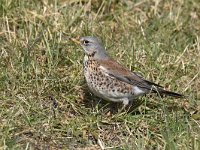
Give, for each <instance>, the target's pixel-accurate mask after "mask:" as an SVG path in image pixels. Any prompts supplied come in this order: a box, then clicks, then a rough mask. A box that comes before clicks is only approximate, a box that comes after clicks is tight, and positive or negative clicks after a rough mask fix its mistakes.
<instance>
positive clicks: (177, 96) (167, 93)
mask: <svg viewBox="0 0 200 150" xmlns="http://www.w3.org/2000/svg"><path fill="white" fill-rule="evenodd" d="M154 92H156V93H159V94H160V95H161V96H163V95H166V96H171V97H175V98H184V97H185V96H184V95H182V94H178V93H175V92H171V91H167V90H164V89H161V88H157V90H154Z"/></svg>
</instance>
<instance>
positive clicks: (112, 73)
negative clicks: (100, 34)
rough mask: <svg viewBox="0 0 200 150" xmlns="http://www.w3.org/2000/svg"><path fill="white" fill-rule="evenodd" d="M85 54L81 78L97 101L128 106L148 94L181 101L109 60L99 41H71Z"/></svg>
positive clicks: (81, 39)
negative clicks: (82, 76)
mask: <svg viewBox="0 0 200 150" xmlns="http://www.w3.org/2000/svg"><path fill="white" fill-rule="evenodd" d="M71 40H72V41H74V42H76V43H78V44H80V45H81V46H82V48H83V50H84V53H85V57H84V64H83V66H84V76H85V79H86V82H87V84H88V87H89V88H90V90H91V91H92V92H93V93H94V94H95V95H96V96H98V97H100V98H103V99H105V100H109V101H113V102H122V103H123V104H124V106H127V105H128V104H129V102H134V99H136V98H138V97H139V96H142V95H145V94H147V93H150V92H153V93H158V94H160V95H169V96H172V97H176V98H181V97H183V95H181V94H178V93H174V92H171V91H167V90H164V89H163V88H162V87H161V86H160V85H158V84H156V83H153V82H151V81H148V80H146V79H144V78H143V77H142V76H141V75H140V74H138V73H136V72H131V71H130V70H129V69H128V68H125V67H124V66H122V65H121V64H119V63H118V62H117V61H115V60H114V59H112V58H110V57H109V56H108V55H107V54H106V51H105V49H104V47H103V46H102V45H101V43H100V42H99V41H98V39H97V38H95V37H92V36H86V37H81V38H79V39H76V38H71Z"/></svg>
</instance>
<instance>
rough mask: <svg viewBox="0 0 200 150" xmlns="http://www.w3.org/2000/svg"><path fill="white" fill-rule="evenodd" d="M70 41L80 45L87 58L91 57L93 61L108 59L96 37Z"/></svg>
mask: <svg viewBox="0 0 200 150" xmlns="http://www.w3.org/2000/svg"><path fill="white" fill-rule="evenodd" d="M71 40H72V41H74V42H76V43H78V44H80V45H81V46H82V48H83V50H84V53H85V55H87V56H90V57H93V58H94V59H105V58H107V57H108V56H107V54H106V52H105V49H104V47H103V46H102V45H101V42H100V41H99V40H98V39H97V38H96V37H92V36H85V37H81V38H79V39H78V40H77V39H73V38H71Z"/></svg>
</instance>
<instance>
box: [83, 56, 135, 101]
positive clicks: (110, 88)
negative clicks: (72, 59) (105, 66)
mask: <svg viewBox="0 0 200 150" xmlns="http://www.w3.org/2000/svg"><path fill="white" fill-rule="evenodd" d="M99 66H100V64H99V63H98V62H97V61H95V60H93V59H88V58H85V59H84V75H85V79H86V81H87V84H88V86H89V88H90V90H91V91H92V92H93V93H94V94H95V95H97V96H99V97H102V98H104V99H108V100H111V101H118V99H120V98H124V97H127V98H129V97H133V95H134V93H133V87H132V86H131V85H129V84H127V83H124V82H121V81H119V80H116V79H115V78H113V77H111V76H109V75H106V74H105V73H103V72H102V71H103V70H101V69H100V68H99Z"/></svg>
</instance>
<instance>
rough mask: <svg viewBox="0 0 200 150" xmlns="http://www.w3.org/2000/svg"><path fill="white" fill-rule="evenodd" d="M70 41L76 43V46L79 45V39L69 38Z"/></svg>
mask: <svg viewBox="0 0 200 150" xmlns="http://www.w3.org/2000/svg"><path fill="white" fill-rule="evenodd" d="M70 40H71V41H73V42H75V43H77V44H79V45H80V44H81V42H80V38H79V37H77V38H70Z"/></svg>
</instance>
